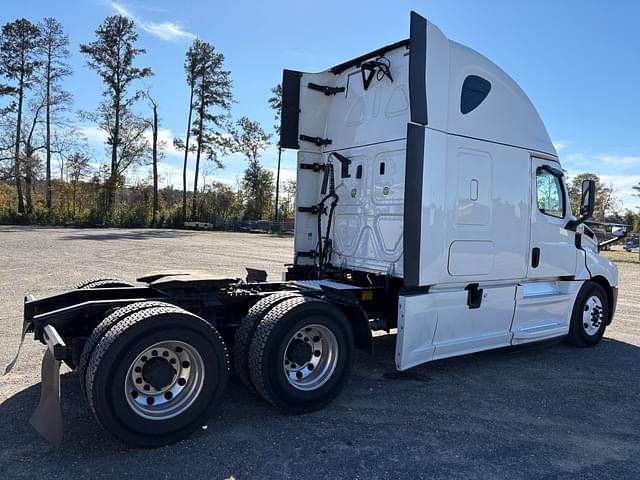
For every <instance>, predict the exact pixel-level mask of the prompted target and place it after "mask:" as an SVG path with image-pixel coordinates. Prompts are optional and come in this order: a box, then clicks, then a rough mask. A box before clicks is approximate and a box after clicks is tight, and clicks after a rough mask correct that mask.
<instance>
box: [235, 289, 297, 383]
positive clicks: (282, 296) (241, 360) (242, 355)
mask: <svg viewBox="0 0 640 480" xmlns="http://www.w3.org/2000/svg"><path fill="white" fill-rule="evenodd" d="M299 296H300V294H299V293H296V292H284V293H274V294H272V295H269V296H268V297H264V298H261V299H260V300H258V301H257V302H256V303H255V304H254V305H253V306H252V307H251V308H250V309H249V311H248V312H247V314H246V315H245V317H244V318H243V319H242V320H241V322H240V326H239V327H238V329H237V330H236V334H235V342H234V345H233V366H234V370H235V372H236V375H238V378H240V380H241V381H242V383H243V384H244V385H245V386H246V387H247V388H248V389H249V390H250V391H251V392H253V393H255V394H258V392H257V390H256V388H255V387H254V386H253V383H252V382H251V375H250V373H249V350H250V348H251V339H252V338H253V333H254V332H255V330H256V328H257V327H258V324H259V323H260V321H261V320H262V319H263V318H264V316H265V315H266V314H267V313H268V312H269V311H270V310H271V309H272V308H273V307H274V306H276V305H277V304H279V303H281V302H283V301H284V300H288V299H290V298H295V297H299Z"/></svg>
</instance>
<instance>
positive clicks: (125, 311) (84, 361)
mask: <svg viewBox="0 0 640 480" xmlns="http://www.w3.org/2000/svg"><path fill="white" fill-rule="evenodd" d="M154 307H173V308H176V309H179V307H176V306H175V305H171V304H170V303H165V302H155V301H150V302H136V303H131V304H129V305H126V306H124V307H120V308H118V309H116V310H114V311H112V312H111V313H109V315H107V316H106V317H105V318H104V320H102V321H101V322H100V323H99V324H98V325H97V326H96V328H94V329H93V332H91V335H90V336H89V338H87V341H86V342H85V344H84V347H83V349H82V353H81V354H80V359H79V361H78V369H77V371H78V377H79V378H80V389H81V390H82V393H85V394H86V391H85V380H86V375H87V366H88V365H89V360H90V359H91V355H92V354H93V351H94V350H95V348H96V345H98V342H99V341H100V339H102V337H103V336H104V334H105V333H106V332H107V331H109V329H111V328H112V327H113V326H114V325H115V324H117V323H118V322H119V321H120V320H122V319H123V318H126V317H127V316H128V315H131V314H132V313H135V312H138V311H140V310H144V309H146V308H154Z"/></svg>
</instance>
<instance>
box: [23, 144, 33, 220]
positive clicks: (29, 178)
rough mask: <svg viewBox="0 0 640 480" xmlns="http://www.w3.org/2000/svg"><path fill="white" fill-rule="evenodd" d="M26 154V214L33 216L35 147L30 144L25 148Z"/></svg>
mask: <svg viewBox="0 0 640 480" xmlns="http://www.w3.org/2000/svg"><path fill="white" fill-rule="evenodd" d="M24 153H25V155H24V157H25V158H24V169H25V174H26V175H25V181H24V189H25V197H26V212H27V214H31V213H32V212H33V195H32V190H33V147H32V146H31V143H30V142H29V143H27V145H26V146H25V149H24Z"/></svg>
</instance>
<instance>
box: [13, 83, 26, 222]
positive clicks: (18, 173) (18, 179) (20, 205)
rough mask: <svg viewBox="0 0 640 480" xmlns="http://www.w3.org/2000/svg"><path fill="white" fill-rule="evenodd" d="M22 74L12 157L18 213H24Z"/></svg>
mask: <svg viewBox="0 0 640 480" xmlns="http://www.w3.org/2000/svg"><path fill="white" fill-rule="evenodd" d="M23 83H24V76H23V75H21V76H20V87H19V89H18V118H17V121H16V149H15V157H14V174H15V176H16V191H17V193H18V213H21V214H23V213H24V198H23V196H22V172H21V171H20V170H21V169H20V142H21V141H22V139H21V138H20V134H21V133H22V132H21V131H22V101H23V99H24V85H23Z"/></svg>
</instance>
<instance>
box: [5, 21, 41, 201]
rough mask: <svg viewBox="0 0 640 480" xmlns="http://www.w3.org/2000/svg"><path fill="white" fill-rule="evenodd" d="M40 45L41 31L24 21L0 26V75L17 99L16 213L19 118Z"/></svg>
mask: <svg viewBox="0 0 640 480" xmlns="http://www.w3.org/2000/svg"><path fill="white" fill-rule="evenodd" d="M39 44H40V30H39V29H38V27H37V26H36V25H34V24H33V23H31V22H30V21H29V20H27V19H25V18H21V19H18V20H16V21H15V22H12V23H7V24H6V25H4V26H3V27H2V36H1V37H0V75H2V76H3V77H4V78H6V79H7V80H9V81H10V82H13V83H12V84H10V85H5V86H3V88H2V90H3V93H5V94H11V95H13V96H14V97H15V98H16V104H15V109H16V124H15V137H14V141H13V152H14V155H13V158H14V163H13V173H14V176H15V181H16V190H17V193H18V213H20V214H24V213H25V204H24V195H23V191H22V167H21V156H20V144H21V142H22V138H21V135H22V128H23V125H22V115H23V109H24V104H25V97H26V94H27V91H28V90H30V89H31V88H32V87H33V81H34V76H35V73H36V70H37V68H38V67H39V66H40V60H39V58H38V55H37V51H38V47H39Z"/></svg>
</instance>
